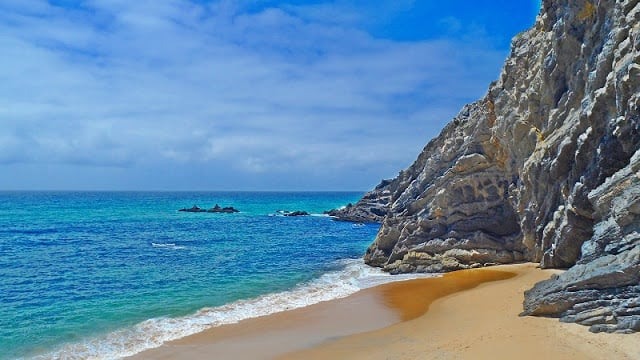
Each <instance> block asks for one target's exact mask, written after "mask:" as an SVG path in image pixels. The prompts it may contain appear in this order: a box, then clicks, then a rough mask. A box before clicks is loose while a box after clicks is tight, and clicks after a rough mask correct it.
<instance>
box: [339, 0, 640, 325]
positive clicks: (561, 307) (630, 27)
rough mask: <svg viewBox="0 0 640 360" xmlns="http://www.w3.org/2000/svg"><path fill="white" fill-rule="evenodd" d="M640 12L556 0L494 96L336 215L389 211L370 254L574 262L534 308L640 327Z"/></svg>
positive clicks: (516, 50)
mask: <svg viewBox="0 0 640 360" xmlns="http://www.w3.org/2000/svg"><path fill="white" fill-rule="evenodd" d="M639 23H640V4H639V1H638V0H618V1H614V0H600V1H597V2H596V1H593V0H580V1H573V0H553V1H552V0H544V1H543V3H542V10H541V12H540V14H539V16H538V18H537V20H536V23H535V25H534V26H533V28H531V29H530V30H528V31H525V32H523V33H521V34H520V35H518V36H516V38H514V40H513V42H512V46H511V53H510V55H509V57H508V59H507V60H506V62H505V65H504V68H503V71H502V73H501V75H500V78H499V79H498V80H497V81H496V82H494V83H493V84H491V86H490V88H489V90H488V92H487V94H486V95H485V96H484V97H483V98H482V99H480V100H478V101H477V102H475V103H472V104H469V105H467V106H465V107H464V108H463V109H462V110H461V111H460V113H459V114H458V115H457V116H456V117H455V118H454V119H453V121H452V122H450V123H449V124H448V125H447V126H446V127H445V128H444V129H443V130H442V132H441V133H440V135H439V136H437V137H436V138H434V139H433V140H431V141H430V142H429V143H428V144H427V145H426V146H425V148H424V149H423V150H422V152H421V153H420V155H419V156H418V158H417V159H416V161H415V162H414V163H413V164H412V165H411V166H410V167H409V168H408V169H406V170H404V171H401V172H400V173H399V175H398V176H397V177H396V178H394V179H392V180H389V181H385V182H383V183H382V184H381V185H380V186H378V187H377V188H376V189H374V190H373V191H371V192H370V193H367V195H365V197H364V198H363V199H362V200H360V201H359V202H358V203H357V204H355V205H353V206H351V207H348V208H346V209H344V210H343V211H342V212H341V213H338V214H337V215H336V216H337V217H338V218H342V219H345V220H350V219H353V220H356V221H363V219H369V220H371V221H379V222H381V224H382V225H381V228H380V231H379V233H378V235H377V237H376V240H375V242H374V243H373V244H372V245H371V246H370V247H369V249H368V250H367V252H366V254H365V261H366V262H367V263H368V264H370V265H373V266H379V267H382V268H383V269H385V270H386V271H389V272H392V273H401V272H414V271H417V272H442V271H451V270H457V269H466V268H473V267H478V266H486V265H490V264H504V263H513V262H519V261H535V262H539V263H540V265H541V267H543V268H565V269H568V271H566V272H565V273H563V274H562V275H560V276H557V277H553V278H552V279H549V280H547V281H544V282H541V283H539V284H537V285H536V286H535V287H534V288H533V289H531V290H529V291H527V292H526V294H525V302H524V312H523V314H524V315H540V316H555V317H559V318H560V319H561V320H563V321H573V322H578V323H582V324H584V325H589V326H590V327H591V330H592V331H608V332H629V331H638V316H639V315H638V314H637V313H636V310H635V309H636V308H637V304H636V305H634V306H630V305H629V304H630V302H629V301H630V300H629V299H637V298H638V297H639V296H640V275H639V273H640V150H639V149H640V113H639V108H640V25H639ZM372 209H376V210H375V211H374V210H372Z"/></svg>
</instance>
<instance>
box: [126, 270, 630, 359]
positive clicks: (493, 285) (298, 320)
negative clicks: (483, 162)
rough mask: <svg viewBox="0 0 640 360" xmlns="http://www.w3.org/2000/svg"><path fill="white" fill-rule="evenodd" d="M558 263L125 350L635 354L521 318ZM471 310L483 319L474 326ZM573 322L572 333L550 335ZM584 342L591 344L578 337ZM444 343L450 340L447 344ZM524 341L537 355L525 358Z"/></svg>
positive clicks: (383, 293)
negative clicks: (528, 294) (528, 297)
mask: <svg viewBox="0 0 640 360" xmlns="http://www.w3.org/2000/svg"><path fill="white" fill-rule="evenodd" d="M557 272H558V271H557V270H540V269H537V268H536V265H535V264H518V265H503V266H495V267H490V268H482V269H473V270H463V271H456V272H452V273H448V274H444V275H443V276H442V277H434V278H424V279H414V280H403V281H397V282H391V283H387V284H383V285H378V286H375V287H372V288H368V289H364V290H361V291H359V292H357V293H355V294H353V295H350V296H348V297H346V298H341V299H336V300H330V301H325V302H322V303H318V304H314V305H310V306H307V307H303V308H299V309H294V310H289V311H284V312H279V313H275V314H271V315H267V316H262V317H257V318H250V319H246V320H243V321H240V322H238V323H236V324H230V325H223V326H219V327H215V328H211V329H208V330H205V331H203V332H201V333H197V334H194V335H191V336H188V337H185V338H182V339H179V340H175V341H171V342H168V343H165V344H164V345H162V346H161V347H159V348H155V349H150V350H147V351H144V352H142V353H139V354H137V355H134V356H132V357H130V358H128V359H171V358H190V359H208V358H211V357H216V358H221V359H227V358H228V359H244V358H251V359H272V358H283V359H324V358H346V359H358V358H363V359H364V358H367V359H370V358H380V359H385V358H393V357H395V358H424V356H423V355H424V354H425V353H429V354H435V353H438V352H440V353H442V354H444V355H442V356H443V357H437V356H435V355H434V357H433V358H478V356H479V358H482V356H483V355H482V354H484V355H485V356H487V357H489V355H488V354H489V353H490V352H491V351H493V350H494V349H495V348H496V346H499V347H501V348H505V344H504V343H503V342H504V341H505V340H509V346H507V348H508V349H506V348H505V349H503V350H502V353H504V354H502V353H501V355H505V356H507V355H508V354H510V356H511V355H512V356H518V357H521V358H522V357H523V356H524V358H525V359H528V358H531V359H533V358H537V357H538V356H552V357H553V358H571V356H570V354H568V353H566V352H565V351H564V350H563V349H571V354H573V353H578V354H581V356H582V357H581V358H587V359H588V358H590V357H589V356H590V354H596V355H597V354H600V355H602V354H611V353H614V354H616V358H620V359H624V358H637V356H638V355H640V334H632V335H610V334H598V335H596V334H591V333H589V332H588V329H587V328H586V327H583V326H579V325H575V324H562V323H560V322H559V321H558V320H557V319H544V318H531V317H525V318H520V317H518V314H519V312H520V311H521V309H522V306H521V304H522V297H523V292H524V290H525V289H527V288H530V286H532V285H533V283H535V282H537V281H540V280H543V279H546V278H548V277H550V276H551V274H553V273H557ZM461 299H462V302H460V301H461ZM505 301H506V302H507V303H505V304H503V302H505ZM461 316H462V318H460V317H461ZM474 317H476V318H477V320H476V321H478V322H479V325H482V326H475V324H474V320H473V319H474ZM494 318H495V319H494ZM492 324H493V327H492ZM452 325H453V328H451V326H452ZM472 325H473V326H472ZM487 326H489V328H487ZM510 328H514V329H515V330H509V329H510ZM567 331H568V332H570V333H571V334H572V336H571V338H573V339H574V340H570V339H567V338H568V337H567V336H564V337H563V338H557V337H554V336H550V334H560V333H562V332H567ZM501 333H504V334H503V335H504V336H505V338H504V339H501V338H500V336H499V335H500V334H501ZM436 335H437V336H436ZM489 335H490V336H489ZM487 336H489V337H487ZM603 339H604V340H603ZM426 340H429V341H430V342H426ZM497 340H500V341H499V342H496V341H497ZM554 341H555V343H554ZM580 341H583V342H585V343H586V345H583V344H580V345H579V346H578V344H577V343H578V342H580ZM550 342H551V345H549V344H550ZM608 342H612V343H613V344H615V345H611V346H609V345H607V343H608ZM447 344H448V345H449V346H452V347H453V349H450V350H448V351H445V349H444V348H446V345H447ZM453 344H455V346H454V345H453ZM456 348H460V349H458V350H455V349H456ZM582 348H583V349H582ZM409 349H412V350H409ZM465 349H466V350H465ZM522 349H528V350H527V354H529V353H530V354H535V355H532V356H531V357H527V356H528V355H527V354H524V355H523V354H522ZM581 349H582V350H581ZM598 349H600V350H602V349H605V351H604V352H603V351H600V350H598ZM451 351H452V352H451ZM581 351H582V352H581ZM634 351H635V353H634ZM629 354H631V355H629ZM625 356H626V357H625ZM497 357H498V358H500V356H497ZM492 358H496V356H493V357H492ZM593 358H597V356H596V357H593Z"/></svg>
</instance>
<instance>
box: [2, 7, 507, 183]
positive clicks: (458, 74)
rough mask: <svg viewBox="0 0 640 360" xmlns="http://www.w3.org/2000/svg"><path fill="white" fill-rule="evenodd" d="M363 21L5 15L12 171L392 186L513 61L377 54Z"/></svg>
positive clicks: (90, 11) (220, 12)
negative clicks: (226, 173)
mask: <svg viewBox="0 0 640 360" xmlns="http://www.w3.org/2000/svg"><path fill="white" fill-rule="evenodd" d="M411 3H412V2H411V1H409V2H402V3H399V2H396V5H393V2H385V4H386V5H385V6H387V10H386V11H391V12H392V11H401V10H402V9H405V8H406V7H408V6H411ZM392 6H396V8H391V7H392ZM378 10H380V9H378ZM336 11H338V12H339V13H340V14H339V15H340V16H336V14H334V12H336ZM362 15H363V14H359V13H358V9H357V8H355V7H353V6H351V7H350V6H348V5H347V3H346V2H344V3H343V2H338V3H335V4H332V5H327V4H324V5H314V6H307V7H301V6H297V7H292V6H284V7H282V8H267V9H264V10H262V11H257V12H255V11H253V12H251V11H246V8H245V7H243V5H242V3H240V2H235V1H221V2H216V3H213V4H210V5H204V4H196V3H192V2H189V1H187V0H172V1H163V2H157V1H120V0H92V1H87V2H84V3H82V5H81V7H79V8H72V9H70V8H62V7H54V6H51V5H48V4H47V3H46V2H43V1H29V2H22V1H20V2H18V1H6V2H3V4H1V5H0V48H2V49H3V51H2V55H0V79H2V82H3V86H2V87H0V126H1V127H0V154H2V155H0V166H2V165H1V164H3V163H4V164H13V165H12V166H15V165H16V164H31V165H29V166H30V167H33V166H37V164H48V165H47V166H50V165H51V164H70V165H73V166H76V167H77V168H78V169H82V171H87V172H90V171H93V170H91V168H92V167H93V168H96V167H113V166H115V167H139V168H142V167H149V168H154V169H156V171H163V169H165V168H171V167H173V166H192V167H212V168H214V167H216V166H218V167H222V168H221V169H220V171H223V170H224V169H226V168H225V167H231V168H232V169H233V170H234V171H236V172H237V176H241V175H242V173H243V172H246V173H248V174H249V173H260V174H263V175H264V176H266V175H267V174H269V173H270V172H273V173H278V174H283V173H286V172H289V173H291V174H294V173H295V174H296V176H304V175H305V174H311V173H314V174H317V173H318V171H317V169H320V168H322V169H325V170H324V171H323V172H330V173H332V174H337V175H340V174H342V175H343V176H345V177H348V176H351V175H352V174H353V171H352V169H360V168H367V169H368V170H367V171H368V172H369V173H372V174H378V175H375V179H371V180H368V179H360V182H359V183H360V184H361V185H359V187H365V186H367V185H369V184H370V183H372V182H375V181H377V180H378V179H377V178H378V177H382V176H391V175H394V174H395V172H396V171H397V170H399V169H400V168H402V167H404V166H406V165H408V163H409V162H410V161H411V160H412V159H413V158H414V157H415V156H416V154H417V152H418V151H419V149H420V148H421V147H422V145H423V144H424V143H425V142H426V141H427V140H428V137H430V136H433V135H435V134H436V133H437V132H438V131H439V128H440V127H441V126H442V124H443V123H445V122H446V121H448V120H449V119H448V118H449V117H450V116H451V115H453V114H455V113H456V112H457V110H458V108H459V106H460V104H462V103H463V102H465V101H468V100H470V99H472V98H474V97H477V96H478V95H480V94H481V93H482V91H483V90H484V89H485V88H486V86H487V84H488V80H490V78H491V76H489V77H488V78H487V77H485V78H481V77H478V76H477V74H478V73H484V74H485V76H486V72H487V69H492V70H495V71H496V75H497V66H496V64H499V63H500V62H501V57H502V52H501V51H496V50H494V49H492V47H491V46H488V45H487V43H485V42H484V41H483V40H482V39H481V38H478V39H475V40H474V41H469V42H465V43H457V42H455V41H446V40H437V41H422V42H394V41H390V40H385V39H378V38H374V37H372V36H371V35H369V34H367V33H366V32H365V31H363V30H362V28H361V27H359V26H357V24H359V23H360V22H362V21H364V20H362V19H360V18H359V17H360V16H362ZM364 15H366V14H364ZM328 20H330V21H328ZM34 164H35V165H34ZM43 166H44V165H43ZM376 169H379V170H376ZM389 169H391V171H390V170H389ZM118 176H123V175H122V174H119V175H118ZM139 176H140V177H142V178H144V176H143V175H139ZM332 176H333V175H332ZM87 181H89V180H87ZM122 181H125V180H122ZM147 181H151V182H152V181H154V179H153V178H150V179H147ZM125 182H126V181H125ZM141 183H142V180H141V179H137V178H136V179H132V180H131V184H132V185H131V186H133V187H139V186H142V185H140V184H141ZM321 184H323V179H322V178H318V183H317V184H316V185H313V184H312V185H310V186H312V187H313V186H321ZM349 184H350V185H349V186H355V185H351V184H355V182H354V181H351V182H349ZM0 186H5V187H6V186H11V184H8V183H7V182H4V183H2V182H0ZM56 186H57V187H64V186H65V184H57V185H56ZM88 186H90V185H88ZM166 186H167V187H170V184H168V185H166Z"/></svg>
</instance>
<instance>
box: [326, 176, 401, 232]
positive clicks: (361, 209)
mask: <svg viewBox="0 0 640 360" xmlns="http://www.w3.org/2000/svg"><path fill="white" fill-rule="evenodd" d="M395 184H397V180H396V179H394V180H382V182H381V183H380V184H379V185H378V186H376V187H375V189H373V190H372V191H370V192H368V193H366V194H365V195H364V196H363V197H362V199H360V200H359V201H358V202H357V203H356V205H355V206H354V205H353V204H348V205H347V206H345V207H343V208H341V209H334V210H329V211H325V212H324V213H325V214H327V215H329V216H331V217H333V218H334V219H335V220H340V221H351V222H356V223H372V222H382V220H383V219H384V217H385V216H386V215H387V212H388V211H389V205H390V202H391V195H392V193H393V190H394V189H396V188H395V186H394V185H395Z"/></svg>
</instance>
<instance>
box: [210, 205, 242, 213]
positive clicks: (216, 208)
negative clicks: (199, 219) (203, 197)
mask: <svg viewBox="0 0 640 360" xmlns="http://www.w3.org/2000/svg"><path fill="white" fill-rule="evenodd" d="M207 212H209V213H225V214H231V213H237V212H240V210H238V209H236V208H234V207H233V206H227V207H220V205H218V204H216V206H214V207H212V208H211V209H209V210H207Z"/></svg>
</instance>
